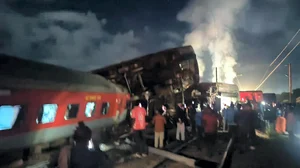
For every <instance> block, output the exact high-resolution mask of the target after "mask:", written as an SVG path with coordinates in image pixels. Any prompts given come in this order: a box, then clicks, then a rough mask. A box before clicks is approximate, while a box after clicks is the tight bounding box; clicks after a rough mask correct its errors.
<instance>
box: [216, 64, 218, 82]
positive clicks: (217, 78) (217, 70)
mask: <svg viewBox="0 0 300 168" xmlns="http://www.w3.org/2000/svg"><path fill="white" fill-rule="evenodd" d="M216 84H218V67H216Z"/></svg>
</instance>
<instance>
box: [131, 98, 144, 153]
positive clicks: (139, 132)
mask: <svg viewBox="0 0 300 168" xmlns="http://www.w3.org/2000/svg"><path fill="white" fill-rule="evenodd" d="M131 118H132V120H133V125H132V130H133V135H134V139H135V143H136V145H137V153H136V157H141V156H143V157H146V156H147V153H148V146H147V144H146V140H145V138H144V131H145V129H146V110H145V108H143V107H142V105H141V103H140V102H137V104H136V106H135V107H134V108H133V109H132V111H131Z"/></svg>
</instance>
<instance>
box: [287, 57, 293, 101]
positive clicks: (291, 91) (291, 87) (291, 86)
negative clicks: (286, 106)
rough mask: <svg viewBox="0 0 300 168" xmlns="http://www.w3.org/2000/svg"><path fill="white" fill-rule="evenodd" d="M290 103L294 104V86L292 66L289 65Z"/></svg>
mask: <svg viewBox="0 0 300 168" xmlns="http://www.w3.org/2000/svg"><path fill="white" fill-rule="evenodd" d="M288 67H289V74H288V77H289V102H290V103H292V94H293V85H292V65H291V64H290V63H289V65H288Z"/></svg>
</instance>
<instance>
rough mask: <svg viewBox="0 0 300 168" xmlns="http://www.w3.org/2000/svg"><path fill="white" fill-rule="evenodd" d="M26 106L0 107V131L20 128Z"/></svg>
mask: <svg viewBox="0 0 300 168" xmlns="http://www.w3.org/2000/svg"><path fill="white" fill-rule="evenodd" d="M25 112H26V106H22V105H0V114H1V117H0V131H3V130H9V129H12V128H14V127H16V126H20V124H22V123H23V122H24V119H25Z"/></svg>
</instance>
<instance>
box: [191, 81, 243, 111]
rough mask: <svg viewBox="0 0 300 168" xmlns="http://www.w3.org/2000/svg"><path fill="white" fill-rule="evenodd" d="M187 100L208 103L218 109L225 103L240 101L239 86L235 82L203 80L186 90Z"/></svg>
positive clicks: (193, 102) (192, 102)
mask: <svg viewBox="0 0 300 168" xmlns="http://www.w3.org/2000/svg"><path fill="white" fill-rule="evenodd" d="M185 97H186V98H187V99H186V102H188V103H189V104H196V103H200V104H203V103H208V104H210V105H211V106H213V108H214V109H215V110H217V111H221V110H222V109H223V108H224V105H230V103H231V102H233V103H236V102H238V101H239V99H240V98H239V88H238V86H237V85H235V84H227V83H215V82H202V83H199V84H196V85H194V86H191V87H190V88H189V89H187V90H186V91H185Z"/></svg>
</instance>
